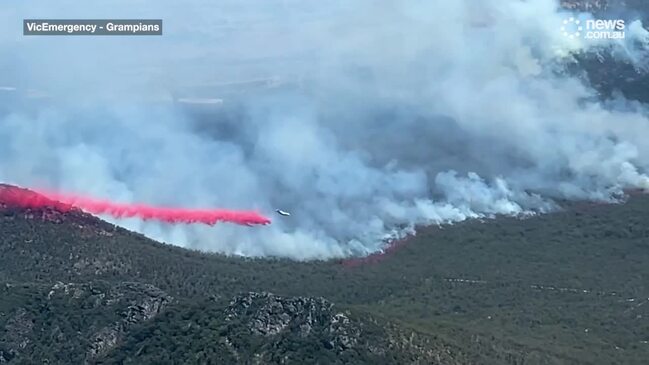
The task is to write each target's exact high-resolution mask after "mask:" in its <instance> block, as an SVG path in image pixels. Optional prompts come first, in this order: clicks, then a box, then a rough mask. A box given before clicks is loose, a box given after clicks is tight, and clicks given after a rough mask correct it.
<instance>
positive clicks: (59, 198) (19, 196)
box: [0, 186, 270, 226]
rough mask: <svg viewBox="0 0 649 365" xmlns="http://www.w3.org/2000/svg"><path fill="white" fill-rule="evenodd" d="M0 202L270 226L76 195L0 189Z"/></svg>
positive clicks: (258, 219)
mask: <svg viewBox="0 0 649 365" xmlns="http://www.w3.org/2000/svg"><path fill="white" fill-rule="evenodd" d="M0 203H4V204H6V205H8V206H15V207H21V208H32V209H34V208H43V207H49V208H52V209H56V210H58V211H61V212H67V211H70V210H71V209H73V208H74V207H77V208H79V209H81V210H84V211H86V212H88V213H92V214H108V215H111V216H113V217H115V218H132V217H137V218H140V219H143V220H158V221H162V222H166V223H184V224H192V223H203V224H208V225H214V224H216V223H218V222H229V223H235V224H240V225H247V226H251V225H257V224H262V225H265V224H270V219H268V218H266V217H264V216H262V215H261V214H259V213H257V212H253V211H236V210H226V209H179V208H166V207H154V206H150V205H145V204H123V203H114V202H111V201H108V200H98V199H93V198H88V197H83V196H78V195H70V194H60V193H48V192H42V191H40V192H33V191H30V190H26V189H20V188H8V187H7V186H0Z"/></svg>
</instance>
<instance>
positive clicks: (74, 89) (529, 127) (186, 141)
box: [0, 0, 649, 259]
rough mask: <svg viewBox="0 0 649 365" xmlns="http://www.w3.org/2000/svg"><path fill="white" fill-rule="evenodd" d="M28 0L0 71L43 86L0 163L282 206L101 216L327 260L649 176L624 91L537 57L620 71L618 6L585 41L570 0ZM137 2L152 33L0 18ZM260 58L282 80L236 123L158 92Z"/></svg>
mask: <svg viewBox="0 0 649 365" xmlns="http://www.w3.org/2000/svg"><path fill="white" fill-rule="evenodd" d="M49 4H50V3H49V2H45V1H24V2H21V3H20V4H17V5H16V7H15V8H13V9H11V10H6V9H5V10H2V11H0V20H1V21H0V24H1V25H0V30H2V32H0V34H2V35H0V42H1V43H0V52H2V55H6V58H5V59H4V60H3V61H0V70H1V71H2V72H1V73H0V84H2V83H5V84H7V85H10V86H16V87H17V88H18V89H35V90H38V91H39V92H46V93H47V94H48V95H49V96H51V97H52V98H51V99H48V101H47V102H36V101H33V98H32V99H29V98H27V99H29V100H32V101H29V102H23V103H22V104H21V105H18V104H10V107H8V108H7V107H5V106H3V109H0V111H3V114H2V115H1V116H0V117H1V119H0V181H5V182H10V183H17V184H20V185H24V186H27V187H29V186H43V185H46V186H52V187H57V188H60V189H61V190H64V191H71V192H77V193H86V194H91V195H93V196H96V197H100V198H110V199H112V200H117V201H122V202H146V203H151V204H159V205H170V206H186V207H223V208H232V209H258V210H260V211H262V212H264V213H266V214H272V212H273V211H274V209H276V208H281V209H285V210H289V211H291V212H292V213H293V215H292V216H291V217H287V218H283V217H276V218H274V219H273V224H272V225H270V226H267V227H255V228H249V227H238V226H231V225H218V226H216V227H199V226H169V225H163V224H159V223H154V222H142V221H138V220H120V221H117V223H119V224H121V225H123V226H125V227H128V228H131V229H134V230H137V231H139V232H142V233H144V234H146V235H149V236H151V237H153V238H157V239H160V240H163V241H167V242H170V243H175V244H179V245H183V246H187V247H192V248H197V249H202V250H209V251H217V252H223V253H228V254H239V255H246V256H268V255H272V256H285V257H291V258H296V259H313V258H331V257H342V256H349V255H359V254H368V253H371V252H374V251H376V250H379V249H381V247H382V245H383V244H384V239H386V238H390V237H396V236H399V235H402V234H404V233H406V232H412V229H413V227H414V226H415V225H418V224H439V223H452V222H457V221H462V220H465V219H468V218H481V217H492V216H494V215H497V214H507V215H521V214H532V213H535V212H546V211H549V210H552V209H554V208H555V207H556V205H555V204H554V203H553V199H557V198H568V199H597V200H604V201H612V200H614V199H615V197H616V196H617V195H618V194H620V193H621V192H622V191H623V189H626V188H641V187H642V188H649V178H648V177H647V176H646V175H645V174H644V172H645V171H646V168H647V167H648V166H647V165H648V163H647V157H649V145H647V144H646V143H643V142H645V141H646V140H647V139H648V138H649V121H648V120H647V117H646V111H645V110H644V107H643V106H636V107H633V108H631V107H629V106H628V105H626V104H625V103H626V102H625V101H624V100H618V101H617V103H618V104H620V105H622V104H624V107H617V106H618V105H617V104H616V105H613V106H611V105H607V106H605V105H604V104H602V103H600V102H598V101H596V100H597V99H596V98H595V96H596V95H595V92H594V91H593V90H592V89H590V88H589V87H587V86H585V85H584V84H582V82H580V81H579V80H578V79H576V78H574V77H570V76H568V75H566V74H565V73H558V72H557V65H558V64H561V63H562V62H566V59H567V58H569V57H570V55H571V54H572V52H575V51H584V50H594V49H600V50H601V49H605V50H606V52H613V53H614V54H615V55H616V57H620V58H623V59H626V60H629V61H631V62H634V64H635V65H637V66H638V67H639V68H641V66H643V64H642V62H643V61H642V60H643V59H644V58H643V57H644V54H643V53H642V51H641V50H642V43H643V42H645V44H646V42H647V41H648V40H649V36H648V35H647V32H646V30H644V28H642V25H641V24H639V23H638V22H635V23H628V24H630V25H628V26H627V34H626V36H627V37H626V39H625V40H623V41H616V40H611V41H606V42H604V41H597V42H587V41H581V40H577V39H568V38H566V37H564V36H563V35H562V33H561V31H560V26H561V24H562V21H563V20H564V19H565V17H566V16H580V17H582V18H583V17H588V16H590V15H589V14H570V13H567V12H565V11H560V10H559V9H558V6H557V5H558V4H557V2H556V1H550V0H532V1H524V2H523V1H519V0H489V1H481V2H480V3H479V4H478V3H476V2H475V1H470V0H465V1H454V2H431V1H419V0H417V1H407V2H396V1H395V2H391V1H369V0H367V1H354V2H346V1H345V2H342V1H341V2H316V1H299V2H298V1H287V0H285V1H280V0H272V1H270V0H257V1H249V2H239V1H219V2H218V4H217V3H214V2H211V1H199V0H192V1H188V2H183V3H177V2H170V1H121V2H120V1H117V2H111V5H110V7H108V6H103V7H102V6H98V5H97V4H92V5H91V4H86V3H85V2H81V1H71V0H70V1H65V2H57V5H56V8H55V7H54V6H53V5H49ZM64 4H67V6H63V5H64ZM176 4H178V5H176ZM36 9H38V10H36ZM138 17H141V18H163V19H164V36H162V37H139V38H138V37H103V38H102V37H23V36H22V34H21V33H22V27H21V26H22V24H21V21H22V19H23V18H68V19H69V18H138ZM602 47H605V48H602ZM268 76H276V77H278V78H279V79H280V80H286V79H289V80H298V81H300V82H302V88H301V89H300V90H299V91H296V90H283V91H279V90H277V91H274V92H271V93H266V94H263V95H258V94H253V95H254V96H251V97H249V98H247V99H245V100H244V101H243V105H242V111H241V112H240V115H239V116H238V117H237V118H236V119H235V120H236V122H235V123H232V121H231V120H230V121H229V122H227V123H226V122H224V121H223V120H222V118H223V116H222V115H216V114H213V115H209V114H208V115H204V116H202V117H200V118H196V117H195V116H189V115H187V114H186V113H185V112H183V111H182V110H180V109H179V108H178V107H176V106H174V105H173V104H172V103H171V102H169V101H168V97H169V92H170V91H174V90H179V89H182V88H186V87H191V86H200V85H205V84H211V83H215V82H222V81H237V80H248V79H254V78H258V77H268ZM0 86H3V85H0ZM8 94H10V92H9V91H6V92H5V93H4V94H2V95H8ZM32 94H34V92H32ZM208 96H210V97H219V95H208ZM166 98H167V99H166ZM225 103H226V104H227V99H226V101H225ZM224 105H225V104H224ZM5 109H6V110H5ZM197 119H198V120H197ZM225 127H227V128H229V129H228V131H227V132H224V128H225ZM227 128H226V129H227Z"/></svg>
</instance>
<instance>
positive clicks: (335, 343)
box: [225, 292, 361, 351]
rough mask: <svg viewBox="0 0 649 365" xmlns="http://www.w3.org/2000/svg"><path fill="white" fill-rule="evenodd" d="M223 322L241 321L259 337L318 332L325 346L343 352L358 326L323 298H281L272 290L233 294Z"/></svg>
mask: <svg viewBox="0 0 649 365" xmlns="http://www.w3.org/2000/svg"><path fill="white" fill-rule="evenodd" d="M225 313H226V317H225V320H226V322H230V323H234V322H239V323H241V322H242V323H243V324H244V325H245V326H246V327H247V328H248V329H249V331H250V332H251V333H252V334H254V335H258V336H266V337H268V336H276V335H280V334H290V335H297V336H299V337H301V338H305V337H308V336H310V335H316V334H317V335H318V336H320V337H322V338H323V339H325V340H324V342H323V344H324V346H325V347H326V348H328V349H333V350H336V351H345V350H347V349H351V348H353V347H354V345H355V344H356V343H357V341H358V338H359V337H360V335H361V329H360V327H359V326H357V325H356V324H355V323H353V322H352V321H350V319H349V318H348V314H346V313H342V312H336V311H335V310H334V305H333V304H332V303H330V302H328V301H327V300H325V299H323V298H308V297H281V296H277V295H274V294H271V293H252V292H251V293H247V294H242V295H239V296H236V297H235V298H234V299H233V300H232V301H231V302H230V305H229V306H228V308H227V309H226V311H225Z"/></svg>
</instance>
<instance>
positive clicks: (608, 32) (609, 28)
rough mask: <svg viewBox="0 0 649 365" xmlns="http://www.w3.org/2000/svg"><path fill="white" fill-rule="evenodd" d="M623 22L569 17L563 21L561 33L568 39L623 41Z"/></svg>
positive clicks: (620, 20) (619, 20)
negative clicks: (583, 19)
mask: <svg viewBox="0 0 649 365" xmlns="http://www.w3.org/2000/svg"><path fill="white" fill-rule="evenodd" d="M624 27H625V24H624V20H622V19H606V20H605V19H587V20H585V21H582V20H579V19H577V18H575V17H570V18H568V19H565V20H564V21H563V25H562V26H561V32H562V33H563V36H564V37H567V38H570V39H578V38H581V39H624Z"/></svg>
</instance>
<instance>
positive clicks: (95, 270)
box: [0, 194, 649, 364]
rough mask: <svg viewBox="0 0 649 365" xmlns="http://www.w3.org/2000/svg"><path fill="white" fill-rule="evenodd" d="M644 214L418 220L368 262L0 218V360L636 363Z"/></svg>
mask: <svg viewBox="0 0 649 365" xmlns="http://www.w3.org/2000/svg"><path fill="white" fill-rule="evenodd" d="M46 213H47V214H46ZM648 219H649V197H648V196H647V195H645V194H634V195H633V196H632V197H631V198H630V199H629V201H628V202H626V203H625V204H616V205H605V204H573V205H571V206H570V207H569V208H567V209H566V210H565V211H563V212H558V213H554V214H548V215H542V216H537V217H533V218H529V219H523V220H521V219H517V218H498V219H495V220H487V221H484V222H480V221H471V222H465V223H461V224H456V225H452V226H443V227H427V228H421V229H419V234H418V235H417V236H416V237H414V238H411V239H410V240H408V241H407V242H406V243H405V244H402V245H400V246H399V247H398V249H395V250H392V251H389V253H388V254H387V255H386V256H385V257H383V258H382V259H381V260H374V261H372V260H370V261H368V262H367V263H363V264H361V265H347V264H346V262H341V261H329V262H308V263H297V262H291V261H287V260H269V259H265V260H254V259H242V258H228V257H224V256H221V255H215V254H204V253H199V252H193V251H189V250H185V249H182V248H178V247H173V246H169V245H163V244H160V243H156V242H153V241H151V240H149V239H147V238H145V237H143V236H141V235H137V234H133V233H131V232H128V231H126V230H124V229H121V228H117V227H115V226H113V225H112V224H108V223H106V222H103V221H101V220H99V219H97V218H94V217H92V216H89V215H87V214H85V213H81V212H77V211H74V212H68V213H64V214H53V213H52V212H51V211H50V210H48V209H45V210H41V209H22V210H18V209H6V208H4V209H2V212H0V232H1V233H2V234H1V235H0V257H2V261H3V264H2V266H0V278H1V280H2V281H3V282H4V284H3V287H2V289H0V290H2V292H3V293H2V296H0V298H1V299H0V311H1V314H2V315H1V316H0V328H4V331H5V335H4V336H1V337H2V338H3V340H2V341H1V342H0V356H2V358H4V359H5V360H10V362H12V363H13V362H15V363H31V362H34V361H35V362H40V360H41V359H49V360H50V361H53V362H55V363H56V362H60V361H63V359H69V361H72V362H74V363H78V362H80V361H85V362H88V363H96V362H105V363H140V362H141V361H144V362H165V361H170V359H182V360H181V362H183V363H202V362H205V361H208V359H211V361H220V362H230V361H235V360H238V361H239V362H241V363H255V362H257V363H268V362H271V363H275V362H280V360H281V359H284V358H286V359H288V360H287V361H288V362H289V363H304V362H310V361H311V362H313V361H316V360H317V359H339V360H340V361H342V362H345V363H348V362H353V361H357V362H359V363H362V362H370V361H371V362H375V363H381V362H386V363H394V361H395V359H399V361H400V362H406V363H408V362H411V363H431V362H432V363H434V362H435V361H437V362H438V363H452V362H453V361H455V362H457V363H480V364H485V363H494V364H502V363H512V364H515V363H521V362H522V361H525V362H526V363H565V362H569V363H607V364H610V363H614V362H618V363H642V361H643V359H645V358H646V357H647V356H649V344H647V341H649V337H647V334H648V333H649V331H648V330H649V325H648V324H647V322H646V320H645V318H647V317H646V316H647V315H649V313H648V312H647V311H648V310H649V306H647V305H646V304H645V303H647V300H648V299H647V298H649V290H648V288H647V286H646V283H647V275H648V274H649V268H648V265H647V262H649V244H648V242H649V241H648V240H647V238H648V237H649V227H648V226H647V224H646V222H647V221H648ZM247 293H249V294H247ZM267 293H273V294H267ZM320 298H322V299H320ZM341 315H342V316H343V317H344V319H343V317H340V316H341ZM340 321H342V322H340ZM337 323H342V324H340V326H342V327H336V324H337ZM260 326H261V327H260ZM332 326H333V327H332ZM334 327H335V328H334ZM264 328H265V329H264ZM307 328H310V329H309V330H307ZM343 333H344V334H345V335H344V336H346V338H347V339H346V340H341V339H340V337H336V336H340V335H341V334H343ZM341 341H342V342H341ZM350 341H351V342H350ZM215 343H217V344H218V345H215ZM352 343H353V345H350V344H352ZM344 344H347V345H344ZM233 359H235V360H233ZM309 359H311V360H309ZM435 359H437V360H435ZM321 361H324V360H321ZM332 361H333V360H332ZM325 362H329V361H325Z"/></svg>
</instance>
